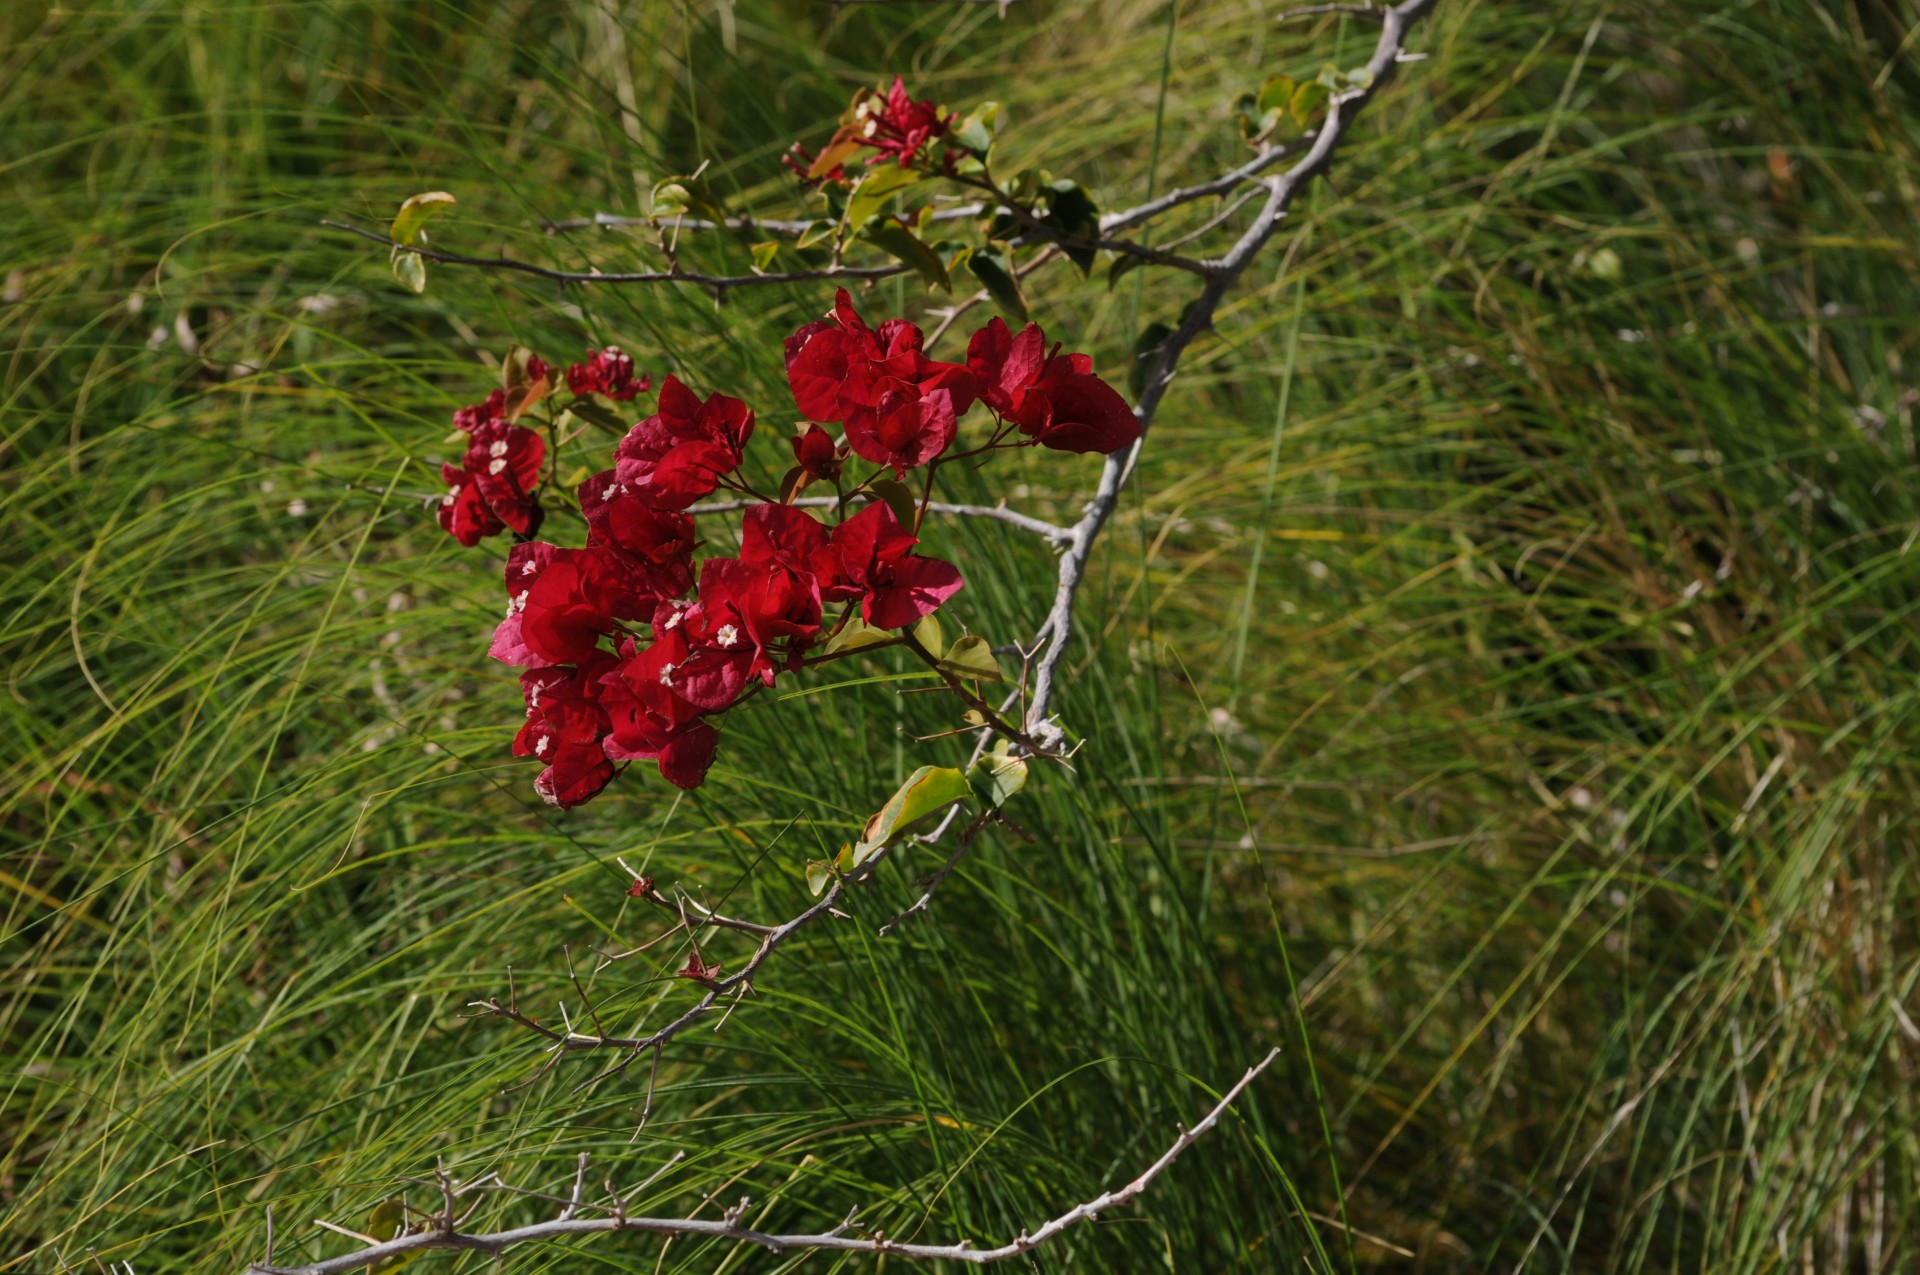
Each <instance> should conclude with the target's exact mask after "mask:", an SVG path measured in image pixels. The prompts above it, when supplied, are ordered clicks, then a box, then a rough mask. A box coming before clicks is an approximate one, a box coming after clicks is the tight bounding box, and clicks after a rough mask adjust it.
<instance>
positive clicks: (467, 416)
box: [453, 390, 507, 434]
mask: <svg viewBox="0 0 1920 1275" xmlns="http://www.w3.org/2000/svg"><path fill="white" fill-rule="evenodd" d="M506 411H507V392H506V391H505V390H495V391H494V392H493V393H491V394H489V395H487V397H486V398H485V399H484V400H483V401H481V402H478V403H475V404H473V405H472V406H471V407H463V408H461V409H460V410H459V411H457V412H455V413H454V414H453V423H454V424H455V425H457V426H459V427H460V428H461V429H463V430H465V431H467V433H469V434H471V433H472V432H473V431H474V428H475V427H476V426H479V425H484V424H486V423H487V422H488V421H497V420H499V419H500V418H501V417H502V416H505V415H506Z"/></svg>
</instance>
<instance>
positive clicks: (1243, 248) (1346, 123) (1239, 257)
mask: <svg viewBox="0 0 1920 1275" xmlns="http://www.w3.org/2000/svg"><path fill="white" fill-rule="evenodd" d="M1432 5H1433V0H1404V2H1403V3H1401V4H1399V5H1396V6H1394V7H1393V8H1390V9H1383V10H1381V11H1380V12H1381V19H1380V38H1379V39H1378V40H1377V41H1376V42H1375V44H1374V48H1373V55H1372V56H1371V57H1370V58H1369V59H1368V61H1367V79H1366V82H1365V83H1364V84H1363V85H1361V86H1358V87H1355V88H1352V89H1348V90H1347V91H1345V92H1342V93H1337V94H1335V95H1334V96H1333V97H1332V98H1330V99H1329V100H1328V103H1327V118H1326V122H1325V123H1324V124H1322V125H1321V126H1320V129H1319V131H1318V132H1317V133H1316V134H1315V135H1314V137H1313V143H1312V145H1311V146H1310V147H1309V148H1308V149H1307V152H1306V154H1305V155H1303V156H1301V158H1300V159H1299V161H1298V162H1296V163H1295V164H1294V165H1293V166H1292V167H1291V168H1289V169H1287V170H1286V171H1285V172H1284V173H1281V174H1280V175H1279V176H1277V177H1270V178H1267V179H1266V185H1267V199H1266V202H1265V204H1264V205H1262V207H1261V209H1260V212H1259V214H1258V215H1257V216H1256V217H1255V218H1254V221H1253V224H1252V225H1250V226H1249V227H1247V229H1246V231H1245V232H1244V233H1242V234H1241V236H1240V238H1239V239H1238V240H1237V241H1235V243H1234V245H1233V247H1232V248H1231V249H1229V250H1228V252H1227V254H1226V256H1224V257H1222V258H1221V259H1220V260H1219V261H1218V262H1217V263H1215V264H1216V266H1217V270H1216V271H1215V273H1214V274H1213V275H1212V277H1210V278H1209V279H1208V280H1207V284H1206V287H1204V288H1203V289H1202V290H1201V292H1200V296H1199V298H1198V300H1196V301H1195V302H1194V304H1193V305H1192V306H1190V307H1189V308H1188V310H1187V312H1186V317H1185V319H1184V320H1183V321H1182V322H1181V324H1180V326H1179V328H1178V329H1176V330H1175V331H1174V332H1173V334H1172V335H1170V336H1169V337H1168V338H1167V339H1166V341H1165V342H1164V343H1162V345H1161V347H1160V356H1159V360H1158V362H1157V364H1156V366H1155V367H1154V369H1153V371H1152V373H1151V374H1150V375H1149V376H1148V377H1147V381H1146V387H1145V390H1144V392H1143V393H1142V394H1141V396H1140V401H1139V403H1138V404H1136V405H1135V407H1134V415H1135V416H1136V417H1138V418H1139V420H1140V426H1141V436H1140V438H1139V439H1138V440H1137V441H1135V443H1134V444H1133V446H1132V447H1130V448H1128V449H1127V450H1126V451H1125V452H1123V453H1116V454H1115V455H1112V456H1109V457H1107V462H1106V466H1105V468H1104V469H1103V470H1102V471H1101V474H1100V485H1099V487H1098V488H1097V489H1096V490H1095V492H1094V497H1093V500H1092V502H1091V503H1089V504H1088V506H1087V511H1086V513H1085V514H1084V515H1083V516H1082V517H1081V519H1080V521H1079V522H1077V523H1075V524H1074V525H1073V539H1072V540H1071V541H1070V542H1068V544H1067V549H1066V552H1065V553H1063V554H1062V555H1061V557H1060V565H1059V572H1058V580H1057V586H1056V588H1055V591H1054V600H1053V609H1052V611H1051V612H1050V613H1049V614H1048V616H1047V619H1046V622H1045V623H1044V624H1043V625H1042V626H1041V632H1042V633H1043V634H1045V635H1046V638H1047V649H1046V650H1045V651H1044V652H1043V653H1042V654H1041V656H1040V660H1039V663H1038V665H1037V666H1036V668H1035V675H1034V686H1033V699H1032V701H1031V702H1030V703H1029V705H1028V707H1027V731H1028V733H1029V734H1032V735H1035V736H1036V737H1038V738H1040V739H1042V740H1043V741H1045V742H1047V743H1049V744H1050V745H1053V746H1055V747H1057V746H1058V744H1059V743H1060V742H1061V741H1062V739H1063V736H1064V732H1062V731H1061V730H1060V728H1059V727H1058V726H1057V725H1055V724H1054V723H1053V722H1052V721H1051V720H1049V718H1050V714H1051V711H1052V704H1053V696H1054V692H1055V689H1056V687H1057V686H1058V674H1059V667H1060V661H1061V659H1062V657H1064V656H1065V654H1066V650H1067V645H1068V642H1069V641H1070V639H1071V638H1072V635H1073V607H1074V602H1075V600H1076V599H1077V598H1078V597H1079V593H1080V584H1081V581H1082V580H1083V579H1084V578H1085V575H1086V569H1087V563H1088V560H1089V558H1090V557H1091V556H1092V553H1093V546H1094V543H1095V541H1097V540H1098V539H1099V536H1100V532H1101V530H1102V529H1103V528H1104V527H1105V526H1106V524H1107V519H1108V518H1110V517H1111V516H1112V514H1113V511H1114V508H1115V506H1116V505H1117V504H1118V502H1119V499H1120V492H1121V490H1122V489H1123V488H1124V487H1125V486H1126V483H1127V480H1128V478H1130V477H1131V476H1132V473H1133V468H1134V465H1135V463H1136V462H1137V461H1138V460H1139V457H1140V451H1141V448H1142V447H1143V446H1144V445H1145V443H1146V434H1147V431H1148V430H1149V429H1150V428H1151V427H1152V425H1153V417H1154V413H1155V411H1156V410H1157V409H1158V408H1159V406H1160V400H1161V399H1162V397H1163V396H1165V394H1166V392H1167V387H1168V385H1169V384H1171V383H1172V381H1173V374H1174V371H1175V369H1176V368H1178V367H1179V364H1180V357H1181V355H1183V354H1184V353H1185V352H1186V349H1187V347H1188V346H1189V345H1191V344H1192V343H1193V341H1194V338H1196V337H1198V336H1199V335H1200V333H1201V332H1203V331H1205V330H1206V329H1207V328H1208V327H1209V326H1211V325H1212V323H1213V316H1214V314H1215V312H1216V311H1218V310H1219V308H1220V302H1221V301H1222V300H1223V299H1224V298H1225V296H1226V294H1227V292H1228V291H1229V290H1230V289H1231V288H1232V287H1233V285H1234V284H1235V283H1237V282H1238V281H1239V279H1240V276H1241V275H1242V274H1243V273H1245V271H1246V269H1247V266H1248V265H1249V264H1251V263H1252V261H1253V259H1254V257H1255V256H1256V255H1258V253H1259V252H1260V250H1261V249H1262V248H1264V247H1265V246H1266V245H1267V243H1268V241H1269V240H1271V239H1272V238H1273V237H1274V235H1276V234H1277V233H1279V230H1280V226H1281V223H1282V222H1283V220H1284V219H1285V218H1286V215H1287V211H1288V209H1289V208H1290V207H1291V206H1292V204H1293V200H1294V198H1295V196H1297V195H1298V194H1299V192H1300V191H1301V190H1302V189H1304V188H1305V186H1306V185H1307V183H1308V182H1310V181H1312V180H1313V179H1314V178H1315V177H1317V176H1319V175H1320V174H1321V173H1323V172H1325V171H1326V169H1327V166H1328V165H1329V163H1331V161H1332V159H1333V153H1334V151H1335V149H1336V148H1337V147H1338V146H1339V145H1340V142H1341V141H1342V139H1344V138H1345V137H1346V135H1347V132H1348V130H1349V129H1350V128H1351V127H1352V126H1353V121H1354V119H1355V118H1357V117H1358V116H1359V114H1360V112H1361V110H1362V109H1364V108H1365V106H1366V105H1367V103H1368V102H1370V101H1372V100H1373V98H1374V96H1375V95H1376V94H1377V93H1379V91H1380V90H1381V89H1382V88H1383V87H1384V86H1385V85H1386V84H1387V82H1388V81H1389V80H1391V79H1392V78H1393V73H1394V69H1395V68H1396V67H1397V66H1398V64H1399V62H1400V57H1401V53H1402V51H1403V46H1404V42H1405V40H1406V35H1407V31H1408V29H1409V28H1410V27H1411V26H1412V24H1413V23H1414V22H1415V21H1416V20H1418V19H1419V17H1420V16H1421V15H1422V14H1423V13H1425V12H1426V10H1427V9H1429V8H1431V7H1432ZM1142 207H1143V208H1145V207H1148V205H1142Z"/></svg>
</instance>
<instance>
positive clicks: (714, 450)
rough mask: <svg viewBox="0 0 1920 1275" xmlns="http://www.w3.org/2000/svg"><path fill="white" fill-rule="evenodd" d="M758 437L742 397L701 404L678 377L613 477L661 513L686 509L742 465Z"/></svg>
mask: <svg viewBox="0 0 1920 1275" xmlns="http://www.w3.org/2000/svg"><path fill="white" fill-rule="evenodd" d="M751 437H753V412H752V410H751V409H750V408H748V407H747V405H746V404H745V403H742V402H741V401H740V400H739V399H737V398H728V397H727V396H726V395H725V394H714V395H712V396H710V397H708V398H707V399H706V400H705V401H702V400H701V399H700V397H699V396H698V395H696V394H695V393H694V392H693V391H692V390H690V389H688V388H687V387H686V386H684V385H682V384H681V383H680V382H679V381H678V380H677V379H676V378H674V377H671V376H669V377H668V378H667V379H666V380H665V381H664V382H662V383H661V386H660V410H659V411H657V412H655V413H654V414H653V415H652V416H649V417H647V419H646V420H644V421H641V422H640V423H639V424H638V425H635V426H634V427H633V429H632V430H630V431H628V433H627V436H626V437H625V438H623V439H621V440H620V446H619V447H618V448H616V449H615V451H614V476H615V478H616V479H617V480H618V481H619V482H620V484H621V485H622V486H624V487H626V488H628V489H630V490H631V491H632V493H633V494H634V495H635V497H637V498H638V499H639V500H641V501H643V502H644V503H646V504H649V505H652V506H653V507H654V508H656V509H685V508H686V507H687V506H688V505H691V504H692V503H693V502H694V501H696V500H699V499H700V498H701V497H702V496H706V495H709V494H711V493H712V491H713V489H714V488H715V487H717V486H719V485H720V479H721V478H722V477H723V476H724V475H726V474H730V473H732V472H733V471H734V470H736V469H738V468H739V467H740V459H741V452H742V451H743V450H744V449H745V447H746V445H747V440H748V439H749V438H751Z"/></svg>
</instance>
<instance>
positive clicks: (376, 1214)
mask: <svg viewBox="0 0 1920 1275" xmlns="http://www.w3.org/2000/svg"><path fill="white" fill-rule="evenodd" d="M406 1233H407V1206H406V1204H405V1203H404V1202H402V1201H400V1200H382V1201H380V1203H378V1204H376V1205H374V1206H373V1212H372V1213H370V1214H368V1215H367V1234H368V1235H370V1236H372V1237H373V1238H374V1239H375V1240H377V1241H379V1242H380V1243H382V1244H385V1243H386V1242H387V1241H388V1240H397V1239H399V1238H400V1237H401V1236H402V1235H405V1234H406ZM418 1256H420V1255H419V1254H418V1253H398V1254H395V1255H394V1256H392V1257H387V1258H382V1259H381V1260H380V1261H377V1262H375V1263H373V1265H371V1266H369V1267H368V1268H367V1269H368V1270H371V1271H393V1270H399V1269H400V1268H401V1267H402V1266H405V1265H406V1264H407V1263H408V1262H411V1261H412V1260H413V1259H414V1258H416V1257H418Z"/></svg>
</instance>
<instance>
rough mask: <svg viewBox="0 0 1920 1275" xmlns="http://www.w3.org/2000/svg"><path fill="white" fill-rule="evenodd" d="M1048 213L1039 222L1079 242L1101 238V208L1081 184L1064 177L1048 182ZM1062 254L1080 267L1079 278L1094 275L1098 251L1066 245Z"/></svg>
mask: <svg viewBox="0 0 1920 1275" xmlns="http://www.w3.org/2000/svg"><path fill="white" fill-rule="evenodd" d="M1046 190H1047V213H1046V216H1044V217H1042V218H1041V219H1040V220H1041V222H1042V223H1044V224H1045V225H1048V226H1052V227H1053V228H1054V229H1055V230H1058V231H1059V232H1060V233H1061V234H1065V235H1073V236H1074V237H1075V238H1079V239H1098V238H1099V237H1100V209H1099V207H1098V205H1096V204H1095V203H1094V202H1093V196H1092V195H1089V194H1088V193H1087V192H1086V190H1085V189H1084V188H1082V187H1081V185H1080V183H1079V182H1076V181H1071V180H1068V179H1066V178H1061V179H1060V180H1059V181H1054V182H1048V183H1047V187H1046ZM1060 251H1061V252H1063V253H1065V254H1066V257H1067V260H1069V261H1071V262H1073V264H1074V265H1076V266H1079V267H1080V276H1081V278H1085V277H1086V276H1087V275H1089V274H1091V273H1093V259H1094V257H1095V256H1097V255H1098V254H1099V251H1100V250H1099V249H1098V248H1069V247H1066V246H1065V245H1064V244H1063V245H1062V246H1061V248H1060Z"/></svg>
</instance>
